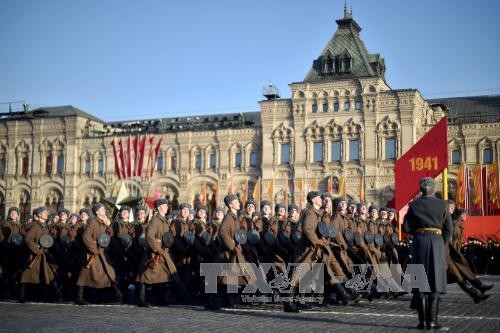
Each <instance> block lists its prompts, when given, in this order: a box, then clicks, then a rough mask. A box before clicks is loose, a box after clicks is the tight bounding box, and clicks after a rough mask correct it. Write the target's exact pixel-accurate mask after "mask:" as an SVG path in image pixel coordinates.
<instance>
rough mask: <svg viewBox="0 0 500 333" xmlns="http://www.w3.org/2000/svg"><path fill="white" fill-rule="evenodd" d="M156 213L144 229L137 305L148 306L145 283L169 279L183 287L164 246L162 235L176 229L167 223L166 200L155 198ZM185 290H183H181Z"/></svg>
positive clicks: (161, 282)
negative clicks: (144, 235)
mask: <svg viewBox="0 0 500 333" xmlns="http://www.w3.org/2000/svg"><path fill="white" fill-rule="evenodd" d="M154 206H155V209H156V210H157V214H156V215H154V216H153V218H152V219H151V221H150V222H149V225H148V228H147V229H146V242H147V244H148V246H147V247H146V250H145V252H144V255H143V257H142V261H141V264H140V266H139V272H138V276H137V282H138V305H139V306H143V307H147V306H149V304H148V302H147V301H146V284H149V285H158V284H166V283H169V282H171V281H175V282H176V283H177V287H178V288H180V289H184V286H183V285H182V283H181V282H180V278H179V276H178V274H177V268H176V266H175V264H174V261H173V260H172V254H171V251H170V249H169V248H167V247H165V245H164V242H163V237H164V234H165V233H171V234H172V237H174V236H175V233H176V230H175V228H174V226H173V225H171V224H170V223H168V221H167V219H166V217H165V216H166V214H167V212H168V201H167V200H166V199H157V200H155V202H154ZM182 292H185V290H182Z"/></svg>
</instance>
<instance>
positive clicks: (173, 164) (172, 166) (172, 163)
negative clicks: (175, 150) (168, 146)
mask: <svg viewBox="0 0 500 333" xmlns="http://www.w3.org/2000/svg"><path fill="white" fill-rule="evenodd" d="M170 170H172V171H175V170H177V156H176V155H172V156H171V157H170Z"/></svg>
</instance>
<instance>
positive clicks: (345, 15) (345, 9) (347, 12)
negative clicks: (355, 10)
mask: <svg viewBox="0 0 500 333" xmlns="http://www.w3.org/2000/svg"><path fill="white" fill-rule="evenodd" d="M350 18H352V5H351V10H350V11H349V10H347V0H344V19H350Z"/></svg>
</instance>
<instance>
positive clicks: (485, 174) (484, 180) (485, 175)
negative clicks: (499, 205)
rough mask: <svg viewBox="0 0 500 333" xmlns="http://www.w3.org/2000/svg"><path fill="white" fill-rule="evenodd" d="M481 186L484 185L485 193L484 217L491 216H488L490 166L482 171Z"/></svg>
mask: <svg viewBox="0 0 500 333" xmlns="http://www.w3.org/2000/svg"><path fill="white" fill-rule="evenodd" d="M481 185H482V189H481V190H482V191H483V195H482V198H483V202H482V211H483V216H484V215H489V214H488V165H485V166H484V167H483V168H482V169H481Z"/></svg>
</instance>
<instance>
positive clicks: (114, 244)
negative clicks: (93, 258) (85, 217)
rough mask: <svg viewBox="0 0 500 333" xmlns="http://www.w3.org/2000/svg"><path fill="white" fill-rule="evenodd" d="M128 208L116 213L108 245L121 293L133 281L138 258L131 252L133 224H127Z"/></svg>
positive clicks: (125, 207) (123, 207)
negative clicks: (116, 217) (116, 216)
mask: <svg viewBox="0 0 500 333" xmlns="http://www.w3.org/2000/svg"><path fill="white" fill-rule="evenodd" d="M130 210H131V209H130V207H128V206H126V205H123V206H121V207H120V209H119V212H118V220H115V221H114V222H113V224H112V226H113V237H112V239H111V243H110V244H109V254H110V257H111V259H112V262H113V263H114V265H115V268H116V275H117V282H118V286H119V287H120V289H121V291H122V292H123V291H125V290H127V287H128V286H129V284H132V283H133V282H134V281H135V275H136V271H137V266H138V265H139V260H140V258H137V257H136V256H135V255H136V253H134V252H132V251H131V248H132V245H133V243H134V238H135V228H134V224H133V223H130V222H129V217H130Z"/></svg>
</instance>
